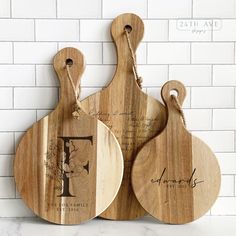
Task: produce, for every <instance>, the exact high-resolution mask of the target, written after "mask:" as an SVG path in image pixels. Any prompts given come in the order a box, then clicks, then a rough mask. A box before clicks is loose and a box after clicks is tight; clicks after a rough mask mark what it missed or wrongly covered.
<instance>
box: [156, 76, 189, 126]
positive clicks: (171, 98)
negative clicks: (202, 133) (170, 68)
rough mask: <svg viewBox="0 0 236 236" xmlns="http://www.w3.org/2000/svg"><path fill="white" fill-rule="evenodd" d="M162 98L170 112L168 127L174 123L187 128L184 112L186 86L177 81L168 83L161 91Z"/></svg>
mask: <svg viewBox="0 0 236 236" xmlns="http://www.w3.org/2000/svg"><path fill="white" fill-rule="evenodd" d="M161 96H162V99H163V101H164V103H165V104H166V106H167V110H168V120H167V126H172V125H173V122H174V123H176V122H177V123H179V124H181V126H182V127H184V128H186V120H185V116H184V112H183V110H182V105H183V102H184V99H185V97H186V89H185V86H184V85H183V84H182V83H181V82H179V81H177V80H171V81H168V82H166V83H165V84H164V85H163V87H162V89H161Z"/></svg>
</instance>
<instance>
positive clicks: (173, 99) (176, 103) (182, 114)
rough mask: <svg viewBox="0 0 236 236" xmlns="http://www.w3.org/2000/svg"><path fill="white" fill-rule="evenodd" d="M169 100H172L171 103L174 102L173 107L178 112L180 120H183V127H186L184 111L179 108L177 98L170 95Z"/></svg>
mask: <svg viewBox="0 0 236 236" xmlns="http://www.w3.org/2000/svg"><path fill="white" fill-rule="evenodd" d="M171 99H172V101H174V103H175V107H176V108H177V110H178V112H179V113H180V115H181V118H182V120H183V124H184V127H187V125H186V119H185V116H184V111H183V109H182V107H181V105H180V103H179V100H178V98H177V97H176V96H175V95H173V94H172V95H171Z"/></svg>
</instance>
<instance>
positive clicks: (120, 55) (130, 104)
mask: <svg viewBox="0 0 236 236" xmlns="http://www.w3.org/2000/svg"><path fill="white" fill-rule="evenodd" d="M125 26H129V28H130V27H131V28H132V30H131V32H130V34H129V35H130V41H131V44H132V47H133V49H134V51H136V49H137V47H138V44H139V43H140V41H141V39H142V37H143V33H144V25H143V22H142V20H141V19H140V18H139V17H138V16H136V15H134V14H128V13H127V14H123V15H120V16H118V17H117V18H116V19H114V21H113V23H112V26H111V35H112V38H113V40H114V43H115V45H116V49H117V68H116V72H115V75H114V77H113V79H112V81H111V82H110V83H109V85H108V86H107V87H106V88H105V89H103V90H102V91H100V92H98V93H96V94H93V95H91V96H89V97H88V98H86V99H85V100H83V101H82V106H83V108H84V109H85V111H86V112H88V113H89V114H90V115H93V116H95V117H96V118H98V119H99V120H101V121H103V122H104V123H105V124H106V125H107V126H108V127H110V129H111V130H112V131H113V132H114V134H115V136H116V137H117V139H118V141H119V143H120V145H121V148H122V152H123V156H124V177H123V181H122V185H121V188H120V190H119V192H118V195H117V197H116V198H115V200H114V201H113V202H112V204H111V205H110V206H109V207H108V208H107V210H106V211H105V212H103V213H102V214H101V215H100V216H101V217H103V218H107V219H114V220H129V219H135V218H138V217H141V216H143V215H145V214H146V212H145V211H144V209H143V208H142V207H141V206H140V204H139V202H138V201H137V199H136V197H135V195H134V193H133V190H132V186H131V176H130V175H131V168H132V164H133V160H134V158H135V156H136V154H137V151H138V150H139V149H140V148H141V147H142V145H143V144H144V143H145V142H147V141H148V140H149V139H150V138H152V137H154V136H155V134H156V133H158V132H159V131H160V130H162V129H163V128H164V125H165V122H166V112H165V108H164V106H163V105H162V104H161V103H159V102H158V101H157V100H156V99H154V98H152V97H151V96H148V95H147V94H145V93H144V92H142V91H141V89H140V88H139V86H138V85H137V83H136V80H135V77H134V73H133V69H132V60H131V54H130V51H129V48H128V44H127V39H126V36H125V32H124V28H125ZM94 79H96V78H94ZM156 79H158V78H156ZM144 80H145V78H144Z"/></svg>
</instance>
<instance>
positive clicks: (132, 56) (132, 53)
mask: <svg viewBox="0 0 236 236" xmlns="http://www.w3.org/2000/svg"><path fill="white" fill-rule="evenodd" d="M124 31H125V35H126V39H127V43H128V47H129V51H130V54H131V58H132V63H133V71H134V75H135V77H136V81H137V84H138V86H139V87H140V88H142V82H143V79H142V77H141V76H139V75H138V70H137V63H136V57H135V53H134V50H133V47H132V45H131V42H130V37H129V32H128V29H126V28H124Z"/></svg>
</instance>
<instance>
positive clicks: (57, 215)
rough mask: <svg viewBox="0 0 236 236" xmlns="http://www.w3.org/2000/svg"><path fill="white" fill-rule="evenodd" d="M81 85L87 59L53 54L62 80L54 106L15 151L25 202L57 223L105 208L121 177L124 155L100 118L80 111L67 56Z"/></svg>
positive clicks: (68, 51) (74, 52)
mask: <svg viewBox="0 0 236 236" xmlns="http://www.w3.org/2000/svg"><path fill="white" fill-rule="evenodd" d="M67 59H70V60H72V62H73V65H71V66H70V67H69V69H70V72H71V77H72V78H73V83H74V85H75V87H76V89H78V86H79V83H80V77H81V75H82V73H83V71H84V68H85V65H84V57H83V55H82V54H81V53H80V52H79V51H78V50H77V49H74V48H65V49H62V50H61V51H59V52H58V54H57V55H56V56H55V58H54V68H55V70H56V72H57V75H58V77H59V80H60V84H61V96H60V101H59V104H58V106H57V107H56V109H55V110H54V111H53V112H52V113H50V114H49V115H48V116H46V117H44V118H43V119H41V120H39V121H38V122H37V123H35V124H34V125H33V126H32V127H31V128H30V129H29V130H28V131H27V132H26V134H25V135H24V136H23V138H22V140H21V142H20V144H19V146H18V148H17V152H16V158H15V163H14V175H15V181H16V186H17V189H18V191H19V193H20V195H21V197H22V198H23V200H24V202H25V203H26V204H27V206H28V207H29V208H31V209H32V210H33V212H34V213H35V214H36V215H38V216H40V217H41V218H43V219H45V220H48V221H50V222H54V223H57V224H79V223H81V222H83V221H87V220H89V219H91V218H94V217H95V216H97V215H99V214H100V213H101V212H102V211H104V210H105V209H106V208H107V207H108V206H109V204H110V203H111V202H112V200H113V199H114V197H115V195H116V194H117V192H118V189H119V187H120V184H121V180H122V175H123V157H122V152H121V149H120V146H119V143H118V141H117V139H116V138H115V136H114V134H112V132H111V131H110V130H109V129H108V128H107V127H106V126H105V125H104V124H103V123H102V122H101V121H99V120H97V119H96V118H95V117H92V116H90V115H88V114H86V113H85V112H84V111H83V110H81V111H80V112H79V119H75V118H73V116H72V112H73V111H74V105H75V101H76V100H75V96H74V93H73V90H72V85H71V83H70V81H69V78H68V74H67V72H66V68H65V67H66V60H67Z"/></svg>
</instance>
